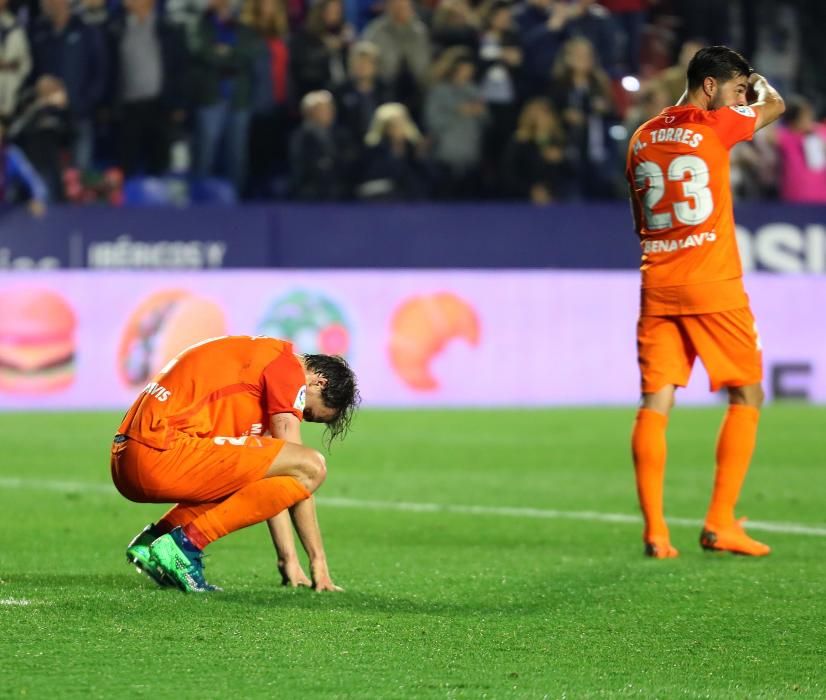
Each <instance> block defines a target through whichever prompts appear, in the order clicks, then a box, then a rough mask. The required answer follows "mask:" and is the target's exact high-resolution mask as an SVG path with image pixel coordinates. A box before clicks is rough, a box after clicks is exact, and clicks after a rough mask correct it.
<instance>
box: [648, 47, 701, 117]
mask: <svg viewBox="0 0 826 700" xmlns="http://www.w3.org/2000/svg"><path fill="white" fill-rule="evenodd" d="M705 45H706V44H705V42H704V41H703V40H702V39H689V40H688V41H686V42H685V43H684V44H683V45H682V46H681V47H680V54H679V57H678V59H677V63H676V65H673V66H671V67H670V68H666V69H665V70H663V71H660V72H659V73H658V74H657V75H656V76H655V78H654V80H655V81H657V82H658V83H660V84H661V85H662V86H663V88H664V89H665V91H666V98H667V100H668V104H669V105H675V104H677V102H678V101H679V99H680V98H681V97H682V96H683V93H684V92H685V90H686V84H685V76H686V70H688V63H689V61H691V59H692V58H694V54H695V53H697V52H698V51H699V50H700V49H701V48H703V47H704V46H705Z"/></svg>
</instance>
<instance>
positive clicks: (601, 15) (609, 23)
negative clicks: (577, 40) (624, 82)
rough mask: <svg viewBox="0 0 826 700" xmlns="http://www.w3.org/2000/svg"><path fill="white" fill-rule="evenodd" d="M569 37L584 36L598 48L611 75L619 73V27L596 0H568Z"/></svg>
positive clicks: (614, 75)
mask: <svg viewBox="0 0 826 700" xmlns="http://www.w3.org/2000/svg"><path fill="white" fill-rule="evenodd" d="M566 31H567V35H568V36H569V37H575V36H579V37H583V38H585V39H587V40H588V41H590V42H591V46H592V47H593V48H594V49H595V50H596V55H597V57H598V58H599V63H600V66H601V67H602V70H604V71H605V72H606V73H608V75H610V76H611V77H614V78H616V77H618V75H619V60H618V56H617V41H616V36H617V27H616V24H615V23H614V19H613V17H611V15H610V14H609V12H608V10H606V9H605V8H604V7H603V6H602V5H600V4H599V3H598V2H597V1H596V0H568V21H567V25H566Z"/></svg>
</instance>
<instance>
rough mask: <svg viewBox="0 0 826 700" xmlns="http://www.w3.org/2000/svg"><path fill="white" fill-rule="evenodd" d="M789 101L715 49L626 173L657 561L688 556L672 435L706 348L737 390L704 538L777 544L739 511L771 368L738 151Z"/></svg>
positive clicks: (643, 471)
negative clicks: (679, 538) (682, 542)
mask: <svg viewBox="0 0 826 700" xmlns="http://www.w3.org/2000/svg"><path fill="white" fill-rule="evenodd" d="M749 98H753V99H754V101H753V102H752V103H751V104H747V99H749ZM784 109H785V107H784V104H783V99H782V98H781V97H780V95H779V94H778V93H777V91H776V90H774V88H772V87H771V86H770V85H769V84H768V82H767V81H766V79H765V78H763V77H762V76H760V75H757V74H756V73H753V72H752V69H751V67H750V66H749V64H748V63H747V62H746V60H745V59H744V58H743V57H742V56H741V55H740V54H738V53H737V52H736V51H733V50H731V49H729V48H727V47H725V46H710V47H706V48H704V49H701V50H700V51H698V52H697V54H696V55H695V56H694V58H693V59H692V60H691V62H690V63H689V65H688V70H687V90H686V93H685V94H684V95H683V96H682V98H681V99H680V101H679V102H678V103H677V105H676V106H674V107H668V108H667V109H665V110H663V111H662V113H660V114H659V115H658V116H656V117H654V118H653V119H651V120H649V121H648V122H646V123H645V124H643V125H642V126H641V127H640V128H639V129H638V130H637V131H636V132H635V133H634V135H633V136H632V138H631V142H630V144H629V148H628V161H627V168H626V177H627V179H628V182H629V185H630V189H631V208H632V211H633V215H634V225H635V228H636V231H637V235H638V236H639V238H640V244H641V247H642V264H641V266H640V271H641V272H642V293H641V306H640V317H639V322H638V325H637V347H638V359H639V365H640V374H641V384H642V387H641V391H642V401H641V408H640V410H639V412H638V413H637V418H636V421H635V423H634V431H633V435H632V451H633V456H634V469H635V473H636V480H637V493H638V495H639V500H640V506H641V508H642V512H643V517H644V519H645V530H644V532H643V541H644V542H645V553H646V554H647V555H648V556H651V557H655V558H658V559H665V558H669V557H676V556H677V555H678V552H677V550H676V549H675V548H674V547H673V546H672V545H671V540H670V537H669V532H668V526H667V525H666V521H665V517H664V515H663V482H664V479H665V461H666V438H665V432H666V426H667V424H668V415H669V411H670V410H671V407H672V406H673V405H674V394H675V391H676V388H677V387H684V386H685V385H686V384H687V383H688V379H689V376H690V374H691V368H692V366H693V364H694V360H695V359H696V357H697V356H698V355H699V357H700V359H701V360H702V362H703V365H705V368H706V370H707V371H708V374H709V377H710V380H711V391H718V390H719V389H721V388H723V387H725V388H726V389H727V390H728V396H729V406H728V410H727V412H726V415H725V418H724V420H723V424H722V427H721V429H720V434H719V437H718V441H717V468H716V474H715V480H714V490H713V493H712V497H711V504H710V506H709V509H708V513H707V515H706V519H705V526H704V528H703V531H702V534H701V535H700V544H701V546H702V547H703V548H704V549H710V550H720V551H729V552H737V553H739V554H748V555H753V556H762V555H765V554H768V553H769V552H770V549H769V547H768V546H766V545H765V544H762V543H760V542H757V541H756V540H753V539H752V538H750V537H748V535H746V533H745V532H744V530H743V528H742V525H741V522H740V521H738V520H736V519H735V517H734V507H735V505H736V503H737V498H738V496H739V494H740V488H741V486H742V484H743V481H744V479H745V476H746V472H747V470H748V467H749V462H750V461H751V456H752V452H753V451H754V444H755V440H756V436H757V423H758V419H759V415H760V406H761V404H762V402H763V389H762V386H761V380H762V377H763V370H762V356H761V349H760V339H759V337H758V334H757V328H756V326H755V322H754V317H753V315H752V313H751V309H750V308H749V300H748V297H747V296H746V293H745V290H744V287H743V279H742V275H743V272H742V267H741V264H740V256H739V253H738V250H737V241H736V239H735V231H734V213H733V208H732V195H731V188H730V185H729V150H730V149H731V148H732V146H734V144H736V143H738V142H739V141H744V140H748V139H751V138H752V136H753V134H754V132H755V131H757V130H758V129H761V128H762V127H764V126H766V125H767V124H770V123H771V122H773V121H775V120H776V119H777V118H778V117H780V115H781V114H782V113H783V110H784Z"/></svg>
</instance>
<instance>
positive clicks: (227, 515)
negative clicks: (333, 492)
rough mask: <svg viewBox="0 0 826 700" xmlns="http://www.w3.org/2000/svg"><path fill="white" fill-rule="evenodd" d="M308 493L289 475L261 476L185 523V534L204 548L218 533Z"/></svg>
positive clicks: (261, 518) (266, 515)
mask: <svg viewBox="0 0 826 700" xmlns="http://www.w3.org/2000/svg"><path fill="white" fill-rule="evenodd" d="M309 496H310V492H309V491H308V490H307V489H305V488H304V486H302V485H301V484H300V483H299V482H298V481H296V480H295V479H293V478H292V477H291V476H273V477H270V478H268V479H262V480H261V481H256V482H254V483H252V484H248V485H247V486H245V487H244V488H242V489H240V490H238V491H236V492H235V493H234V494H232V495H231V496H230V497H229V498H227V499H226V500H225V501H224V502H223V503H219V504H218V505H217V506H215V507H214V508H210V509H208V510H207V511H206V512H204V513H201V514H200V515H199V516H198V517H197V518H195V520H193V521H192V522H191V523H189V524H187V525H185V526H184V534H185V535H186V536H187V537H188V538H189V539H190V541H191V542H192V544H194V545H195V546H196V547H198V548H199V549H203V548H204V547H206V546H207V545H208V544H209V543H210V542H214V541H215V540H217V539H218V538H219V537H223V536H224V535H228V534H229V533H230V532H235V530H240V529H241V528H243V527H247V526H248V525H254V524H255V523H260V522H263V521H264V520H267V519H268V518H272V517H273V516H274V515H278V514H279V513H280V512H281V511H282V510H284V509H285V508H289V507H290V506H293V505H295V504H296V503H298V502H299V501H303V500H304V499H305V498H309Z"/></svg>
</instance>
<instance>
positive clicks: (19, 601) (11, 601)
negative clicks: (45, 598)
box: [0, 598, 32, 606]
mask: <svg viewBox="0 0 826 700" xmlns="http://www.w3.org/2000/svg"><path fill="white" fill-rule="evenodd" d="M31 604H32V601H30V600H26V599H25V598H0V605H21V606H22V605H31Z"/></svg>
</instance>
